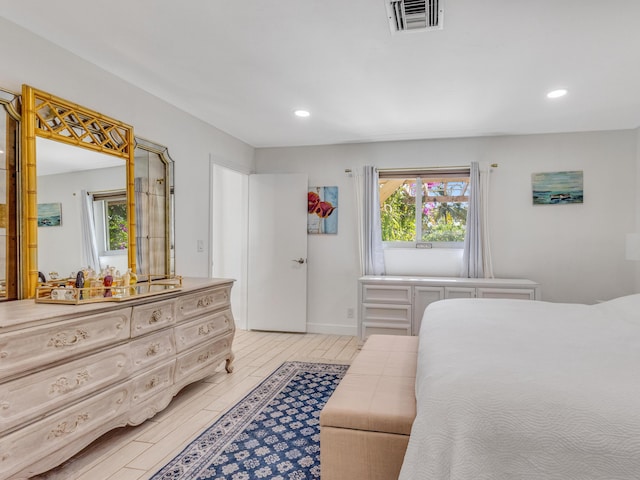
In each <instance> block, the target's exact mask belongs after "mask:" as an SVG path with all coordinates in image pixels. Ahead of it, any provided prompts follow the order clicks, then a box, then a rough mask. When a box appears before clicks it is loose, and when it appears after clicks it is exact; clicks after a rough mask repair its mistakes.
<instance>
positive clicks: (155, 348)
mask: <svg viewBox="0 0 640 480" xmlns="http://www.w3.org/2000/svg"><path fill="white" fill-rule="evenodd" d="M159 351H160V344H159V343H152V344H151V345H149V349H148V350H147V357H153V356H154V355H157V354H158V352H159Z"/></svg>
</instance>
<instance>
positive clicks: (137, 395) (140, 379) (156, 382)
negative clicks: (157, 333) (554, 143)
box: [131, 360, 176, 405]
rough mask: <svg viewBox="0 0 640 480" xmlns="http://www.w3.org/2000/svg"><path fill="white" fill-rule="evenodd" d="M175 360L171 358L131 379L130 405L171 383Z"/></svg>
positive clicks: (145, 398)
mask: <svg viewBox="0 0 640 480" xmlns="http://www.w3.org/2000/svg"><path fill="white" fill-rule="evenodd" d="M175 365H176V361H175V360H171V361H169V362H167V363H165V364H163V365H160V366H158V367H156V368H154V369H152V370H150V371H149V372H147V373H145V374H143V375H139V376H137V377H135V378H134V379H133V380H132V396H131V403H132V405H137V404H138V403H140V402H143V401H145V400H147V399H149V398H151V397H152V396H153V395H155V394H156V393H157V392H159V391H160V390H164V389H165V388H168V387H170V386H171V385H172V384H173V370H174V368H175Z"/></svg>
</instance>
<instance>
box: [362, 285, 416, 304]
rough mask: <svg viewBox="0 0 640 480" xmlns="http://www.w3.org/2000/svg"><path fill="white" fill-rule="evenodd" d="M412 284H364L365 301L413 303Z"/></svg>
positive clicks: (363, 296) (363, 299)
mask: <svg viewBox="0 0 640 480" xmlns="http://www.w3.org/2000/svg"><path fill="white" fill-rule="evenodd" d="M411 297H412V294H411V285H391V286H389V285H363V286H362V301H363V302H364V303H400V304H410V303H411Z"/></svg>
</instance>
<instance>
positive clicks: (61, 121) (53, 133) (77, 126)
mask: <svg viewBox="0 0 640 480" xmlns="http://www.w3.org/2000/svg"><path fill="white" fill-rule="evenodd" d="M21 132H22V135H21V137H22V159H23V163H22V171H21V186H22V205H23V209H22V212H21V219H22V239H21V248H22V252H23V255H22V259H23V265H22V288H23V290H22V291H23V293H24V295H23V296H24V297H25V298H30V297H33V296H34V295H35V289H36V286H37V284H38V205H37V177H36V169H37V165H36V163H37V162H36V137H43V138H48V139H51V140H55V141H59V142H63V143H66V144H69V145H73V146H77V147H82V148H86V149H89V150H93V151H97V152H101V153H106V154H109V155H113V156H116V157H119V158H122V159H124V160H125V161H126V165H127V167H126V170H127V173H126V176H127V220H128V222H127V223H128V229H129V232H135V231H136V221H135V207H134V144H135V143H134V135H133V127H131V126H129V125H126V124H124V123H122V122H120V121H118V120H114V119H112V118H109V117H106V116H104V115H102V114H100V113H97V112H94V111H93V110H89V109H87V108H85V107H82V106H80V105H76V104H74V103H71V102H69V101H67V100H64V99H61V98H59V97H56V96H54V95H51V94H49V93H46V92H43V91H40V90H37V89H35V88H33V87H31V86H29V85H23V86H22V129H21ZM128 262H129V267H130V268H131V270H132V271H134V272H135V271H136V238H135V235H129V236H128Z"/></svg>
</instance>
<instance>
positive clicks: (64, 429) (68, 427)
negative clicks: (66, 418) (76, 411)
mask: <svg viewBox="0 0 640 480" xmlns="http://www.w3.org/2000/svg"><path fill="white" fill-rule="evenodd" d="M87 420H89V414H88V413H81V414H80V415H78V416H77V417H76V420H75V422H73V423H68V422H62V423H59V424H58V426H57V427H56V428H54V429H53V430H51V431H50V432H49V435H48V436H47V439H50V438H58V437H62V436H63V435H69V434H70V433H73V432H75V431H76V430H77V429H78V426H80V424H81V423H84V422H86V421H87Z"/></svg>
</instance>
